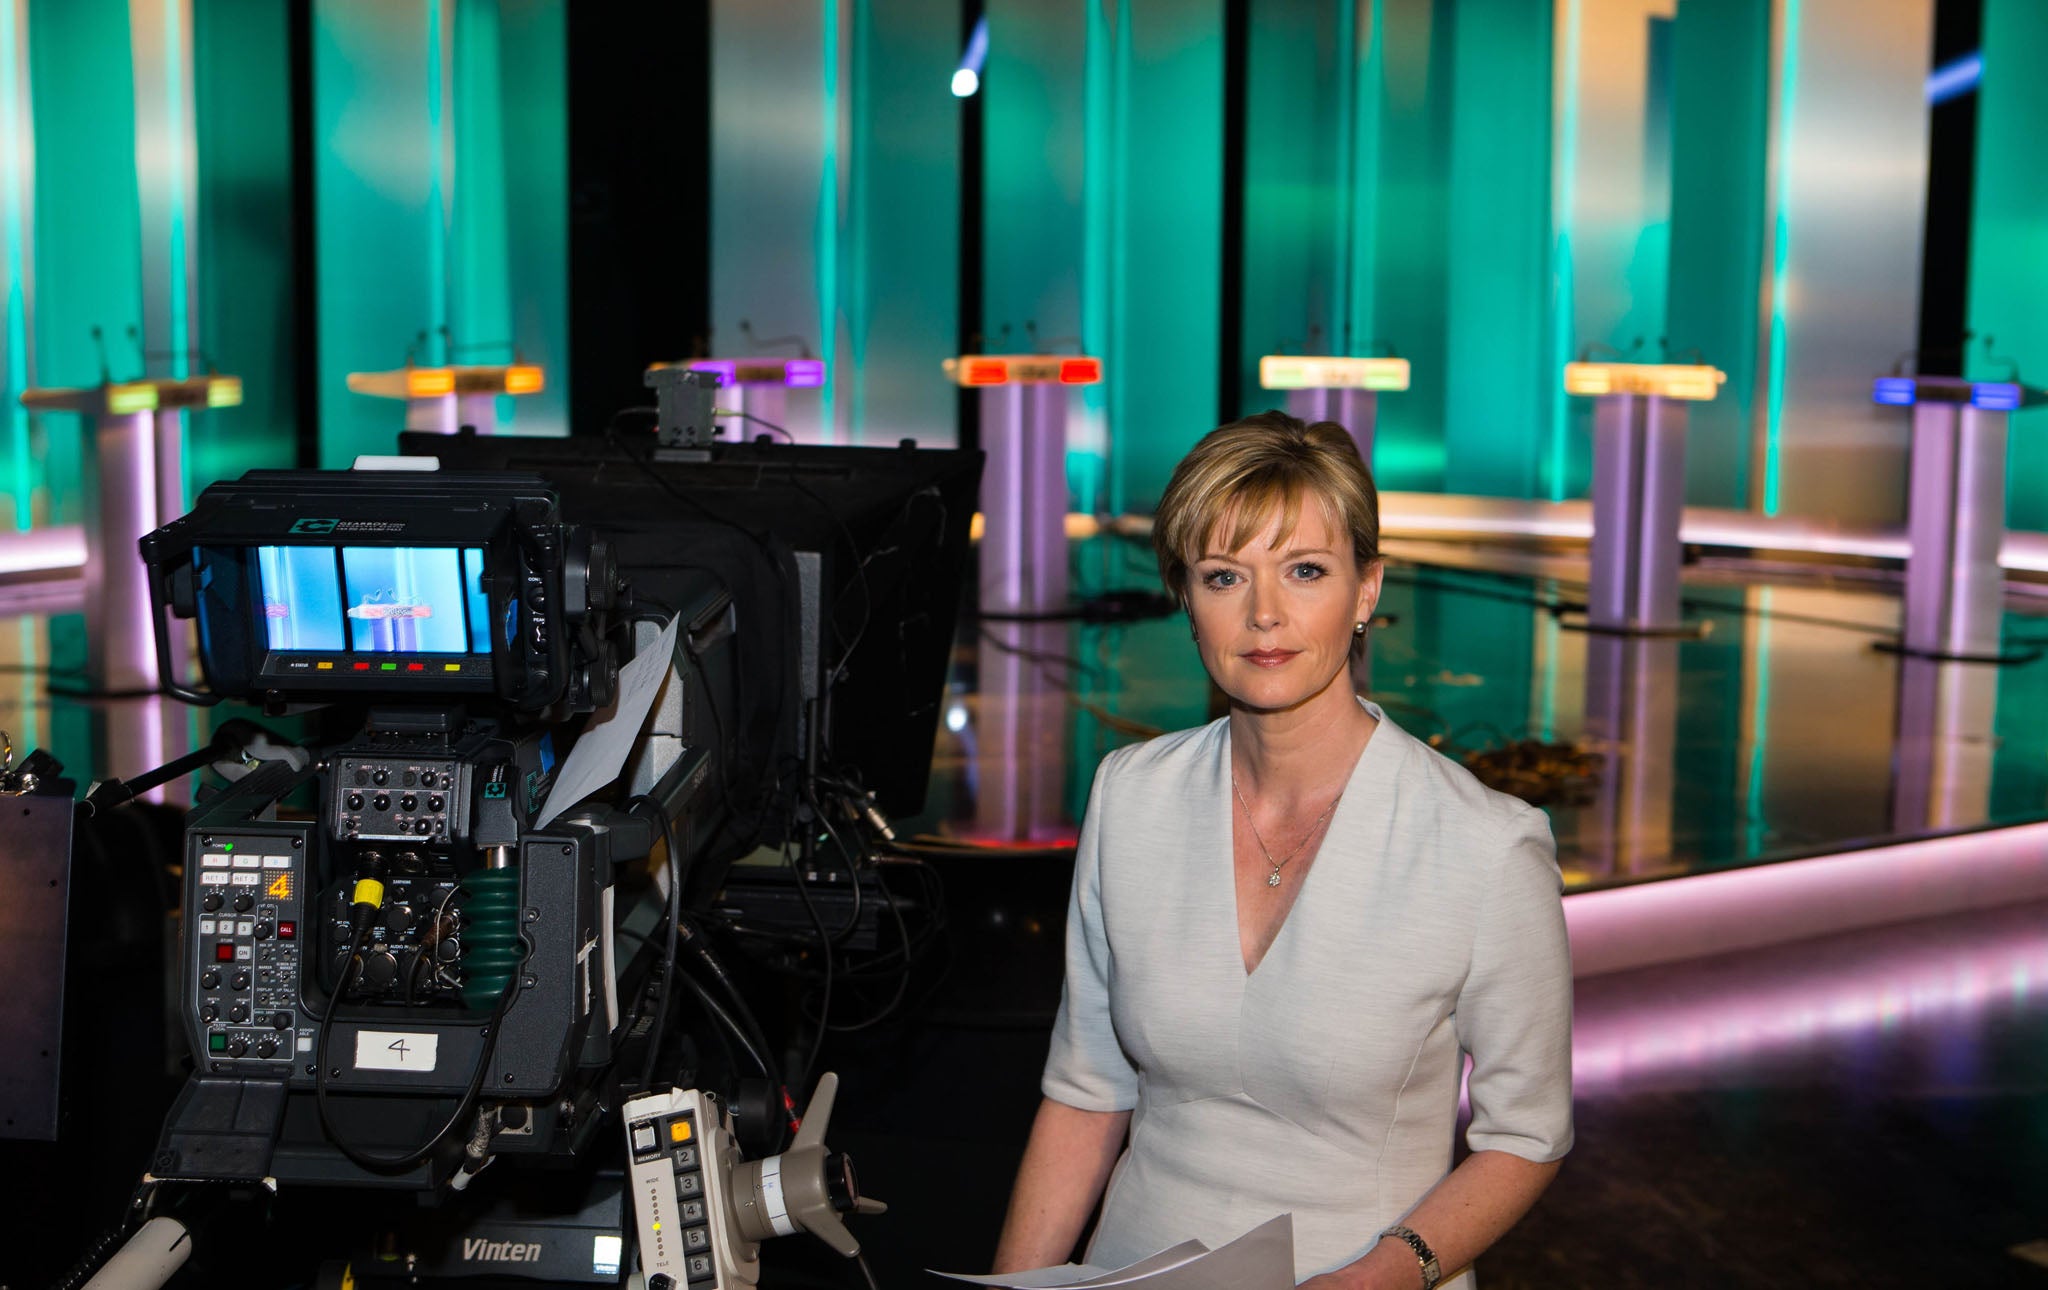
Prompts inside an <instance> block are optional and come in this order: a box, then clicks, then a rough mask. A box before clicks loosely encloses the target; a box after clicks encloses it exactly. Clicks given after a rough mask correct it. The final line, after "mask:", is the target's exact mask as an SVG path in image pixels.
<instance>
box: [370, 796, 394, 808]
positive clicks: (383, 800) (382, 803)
mask: <svg viewBox="0 0 2048 1290" xmlns="http://www.w3.org/2000/svg"><path fill="white" fill-rule="evenodd" d="M370 805H371V806H373V807H375V808H376V809H377V810H380V811H388V810H390V809H391V794H389V793H379V794H377V795H376V796H375V797H373V798H371V799H370Z"/></svg>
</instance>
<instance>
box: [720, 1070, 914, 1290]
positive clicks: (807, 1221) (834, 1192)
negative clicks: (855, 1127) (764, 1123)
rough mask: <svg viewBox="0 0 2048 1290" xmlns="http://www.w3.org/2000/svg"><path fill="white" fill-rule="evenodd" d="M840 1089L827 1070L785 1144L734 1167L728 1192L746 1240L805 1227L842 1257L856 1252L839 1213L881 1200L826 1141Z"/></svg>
mask: <svg viewBox="0 0 2048 1290" xmlns="http://www.w3.org/2000/svg"><path fill="white" fill-rule="evenodd" d="M838 1095H839V1076H837V1075H835V1074H833V1073H832V1072H831V1071H826V1072H825V1073H824V1074H823V1075H822V1076H820V1077H819V1078H818V1088H817V1091H816V1092H814V1093H812V1094H811V1103H810V1105H809V1106H806V1107H805V1108H804V1116H803V1125H802V1127H801V1128H799V1129H798V1130H797V1134H796V1141H795V1142H794V1143H792V1144H791V1145H790V1148H789V1150H787V1151H785V1152H783V1153H782V1154H781V1155H779V1156H770V1157H768V1158H767V1159H766V1160H749V1161H746V1162H744V1163H742V1164H739V1165H736V1166H734V1168H733V1171H732V1194H733V1197H734V1206H735V1209H736V1211H737V1212H736V1213H735V1215H734V1217H735V1219H736V1220H737V1221H738V1223H739V1229H740V1235H741V1236H743V1237H745V1238H746V1239H747V1240H749V1241H766V1240H769V1239H771V1238H773V1237H777V1236H793V1235H795V1234H796V1233H797V1232H799V1231H803V1232H809V1233H810V1234H811V1235H813V1236H815V1237H817V1238H818V1239H819V1240H821V1241H823V1242H824V1243H825V1244H827V1245H829V1246H831V1247H832V1248H833V1250H834V1251H836V1252H837V1253H838V1254H839V1255H840V1257H842V1258H848V1259H850V1258H853V1257H854V1256H855V1255H857V1254H859V1253H860V1242H859V1241H857V1240H855V1239H854V1237H853V1233H851V1232H849V1231H847V1230H846V1224H845V1222H844V1221H842V1220H841V1219H840V1217H839V1216H840V1215H841V1214H880V1213H885V1212H886V1211H887V1210H888V1208H889V1207H888V1206H887V1205H884V1204H883V1203H882V1202H881V1201H878V1200H872V1199H870V1198H868V1197H866V1196H863V1195H861V1194H860V1185H859V1183H858V1181H857V1180H856V1179H855V1177H854V1172H853V1161H852V1159H851V1158H849V1157H848V1156H847V1155H846V1153H845V1152H836V1153H835V1152H832V1151H829V1150H827V1148H826V1146H825V1129H826V1127H827V1124H828V1123H829V1121H830V1120H831V1118H832V1103H833V1102H834V1100H835V1099H837V1097H838Z"/></svg>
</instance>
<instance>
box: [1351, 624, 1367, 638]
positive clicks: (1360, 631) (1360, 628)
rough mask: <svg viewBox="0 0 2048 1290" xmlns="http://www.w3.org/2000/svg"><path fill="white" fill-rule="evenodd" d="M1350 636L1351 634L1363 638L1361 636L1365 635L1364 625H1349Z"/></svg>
mask: <svg viewBox="0 0 2048 1290" xmlns="http://www.w3.org/2000/svg"><path fill="white" fill-rule="evenodd" d="M1351 634H1352V635H1353V636H1363V635H1365V624H1364V623H1353V624H1352V625H1351Z"/></svg>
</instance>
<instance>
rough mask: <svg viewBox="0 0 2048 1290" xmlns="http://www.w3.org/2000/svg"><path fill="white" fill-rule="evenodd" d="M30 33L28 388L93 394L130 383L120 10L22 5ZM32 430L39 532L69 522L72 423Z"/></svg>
mask: <svg viewBox="0 0 2048 1290" xmlns="http://www.w3.org/2000/svg"><path fill="white" fill-rule="evenodd" d="M28 29H29V68H30V71H29V75H30V85H31V91H32V94H33V110H34V120H35V150H36V157H37V159H38V164H37V167H36V175H35V282H36V309H35V319H34V327H35V357H36V364H35V383H36V384H38V385H45V386H50V385H93V384H97V383H98V382H99V380H100V379H101V376H102V374H103V371H107V370H110V371H111V372H112V374H113V375H114V376H115V377H116V378H117V379H119V378H129V377H134V376H138V375H140V374H141V372H142V366H143V364H142V353H141V347H140V345H139V344H138V343H137V338H138V337H140V335H141V330H142V233H141V207H140V204H139V201H140V199H139V197H138V196H137V192H136V184H135V99H134V94H133V92H132V90H131V85H132V79H133V66H132V64H131V62H130V55H129V44H128V6H127V5H126V4H124V3H121V0H30V4H29V10H28ZM57 158H61V159H63V164H55V163H54V161H53V159H57ZM94 328H99V329H100V332H101V335H102V338H103V346H104V347H103V346H102V343H101V342H95V340H94V339H93V329H94ZM102 353H104V354H105V359H104V367H103V362H102V357H101V356H102ZM30 423H31V426H32V427H33V432H34V436H35V443H36V445H37V446H36V447H34V448H33V449H32V455H33V459H34V465H33V469H34V470H35V471H36V473H37V475H38V478H39V483H40V487H39V489H38V493H37V496H36V497H35V498H34V500H33V502H32V507H33V513H34V518H35V522H36V523H38V524H41V523H49V522H62V523H69V522H75V521H77V520H78V519H79V509H78V508H79V478H80V476H79V469H80V461H81V446H82V431H81V428H80V425H79V419H78V418H77V417H76V416H74V415H71V414H69V413H63V414H44V415H40V416H35V417H31V418H30Z"/></svg>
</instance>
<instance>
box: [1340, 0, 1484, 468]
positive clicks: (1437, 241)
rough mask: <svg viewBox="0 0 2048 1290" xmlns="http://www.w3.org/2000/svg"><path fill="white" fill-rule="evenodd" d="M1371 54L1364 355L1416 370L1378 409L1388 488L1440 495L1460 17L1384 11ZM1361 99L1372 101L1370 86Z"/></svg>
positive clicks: (1379, 463)
mask: <svg viewBox="0 0 2048 1290" xmlns="http://www.w3.org/2000/svg"><path fill="white" fill-rule="evenodd" d="M1379 9H1380V12H1379V18H1380V21H1379V24H1378V26H1377V27H1376V28H1375V29H1374V31H1373V32H1372V33H1371V34H1370V37H1369V43H1368V45H1367V50H1368V53H1369V54H1370V55H1371V56H1372V57H1374V58H1376V59H1377V61H1378V66H1379V68H1380V69H1381V70H1380V89H1379V91H1378V93H1379V108H1378V122H1377V130H1378V154H1377V164H1376V165H1374V166H1363V165H1361V167H1360V168H1359V170H1358V172H1357V173H1358V175H1359V181H1358V182H1359V185H1360V187H1361V188H1362V189H1364V188H1370V189H1371V191H1372V193H1373V201H1374V203H1375V205H1376V208H1377V216H1376V220H1375V233H1374V236H1373V239H1372V243H1371V253H1370V257H1369V263H1370V265H1371V277H1370V283H1371V286H1370V292H1369V293H1367V292H1364V291H1361V292H1359V293H1357V294H1356V295H1355V296H1354V301H1355V302H1358V303H1359V304H1363V305H1365V306H1367V307H1369V308H1370V313H1369V314H1366V313H1362V312H1361V313H1359V314H1358V315H1357V316H1356V317H1355V318H1354V321H1353V328H1352V334H1353V338H1354V347H1358V346H1359V345H1369V344H1372V343H1374V342H1384V343H1386V344H1388V345H1391V346H1393V347H1394V348H1395V349H1396V350H1397V351H1398V352H1399V353H1400V354H1401V355H1402V356H1403V357H1404V358H1406V359H1407V360H1408V362H1409V371H1410V387H1409V388H1408V389H1407V390H1406V391H1404V392H1402V393H1400V394H1387V395H1382V396H1381V397H1380V399H1379V418H1378V421H1379V425H1378V434H1377V436H1376V438H1375V441H1374V444H1373V473H1374V475H1375V477H1376V478H1377V480H1378V482H1379V485H1380V487H1381V488H1385V489H1400V490H1413V491H1423V492H1434V491H1439V490H1441V489H1443V488H1444V487H1445V486H1446V485H1445V478H1444V474H1445V461H1446V458H1445V449H1444V417H1445V410H1446V403H1447V396H1448V392H1449V390H1450V386H1451V383H1452V381H1453V380H1467V379H1471V378H1470V377H1469V376H1466V375H1465V374H1464V373H1463V372H1462V369H1458V370H1453V367H1452V364H1453V362H1454V361H1455V360H1454V359H1453V358H1452V356H1451V353H1450V350H1449V339H1450V333H1449V328H1448V313H1447V309H1446V305H1447V301H1448V299H1449V296H1448V291H1447V287H1448V283H1449V276H1450V262H1451V253H1452V244H1451V240H1450V236H1449V230H1450V209H1451V189H1450V181H1451V160H1450V158H1451V132H1452V93H1453V89H1454V87H1455V74H1454V59H1453V55H1454V52H1455V51H1454V42H1453V41H1452V39H1451V27H1452V21H1453V20H1452V13H1453V9H1454V6H1453V5H1452V4H1450V3H1449V0H1384V3H1382V4H1381V5H1380V7H1379ZM1359 92H1360V93H1361V94H1368V93H1370V92H1371V90H1370V86H1369V85H1368V84H1362V85H1361V86H1360V90H1359Z"/></svg>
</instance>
